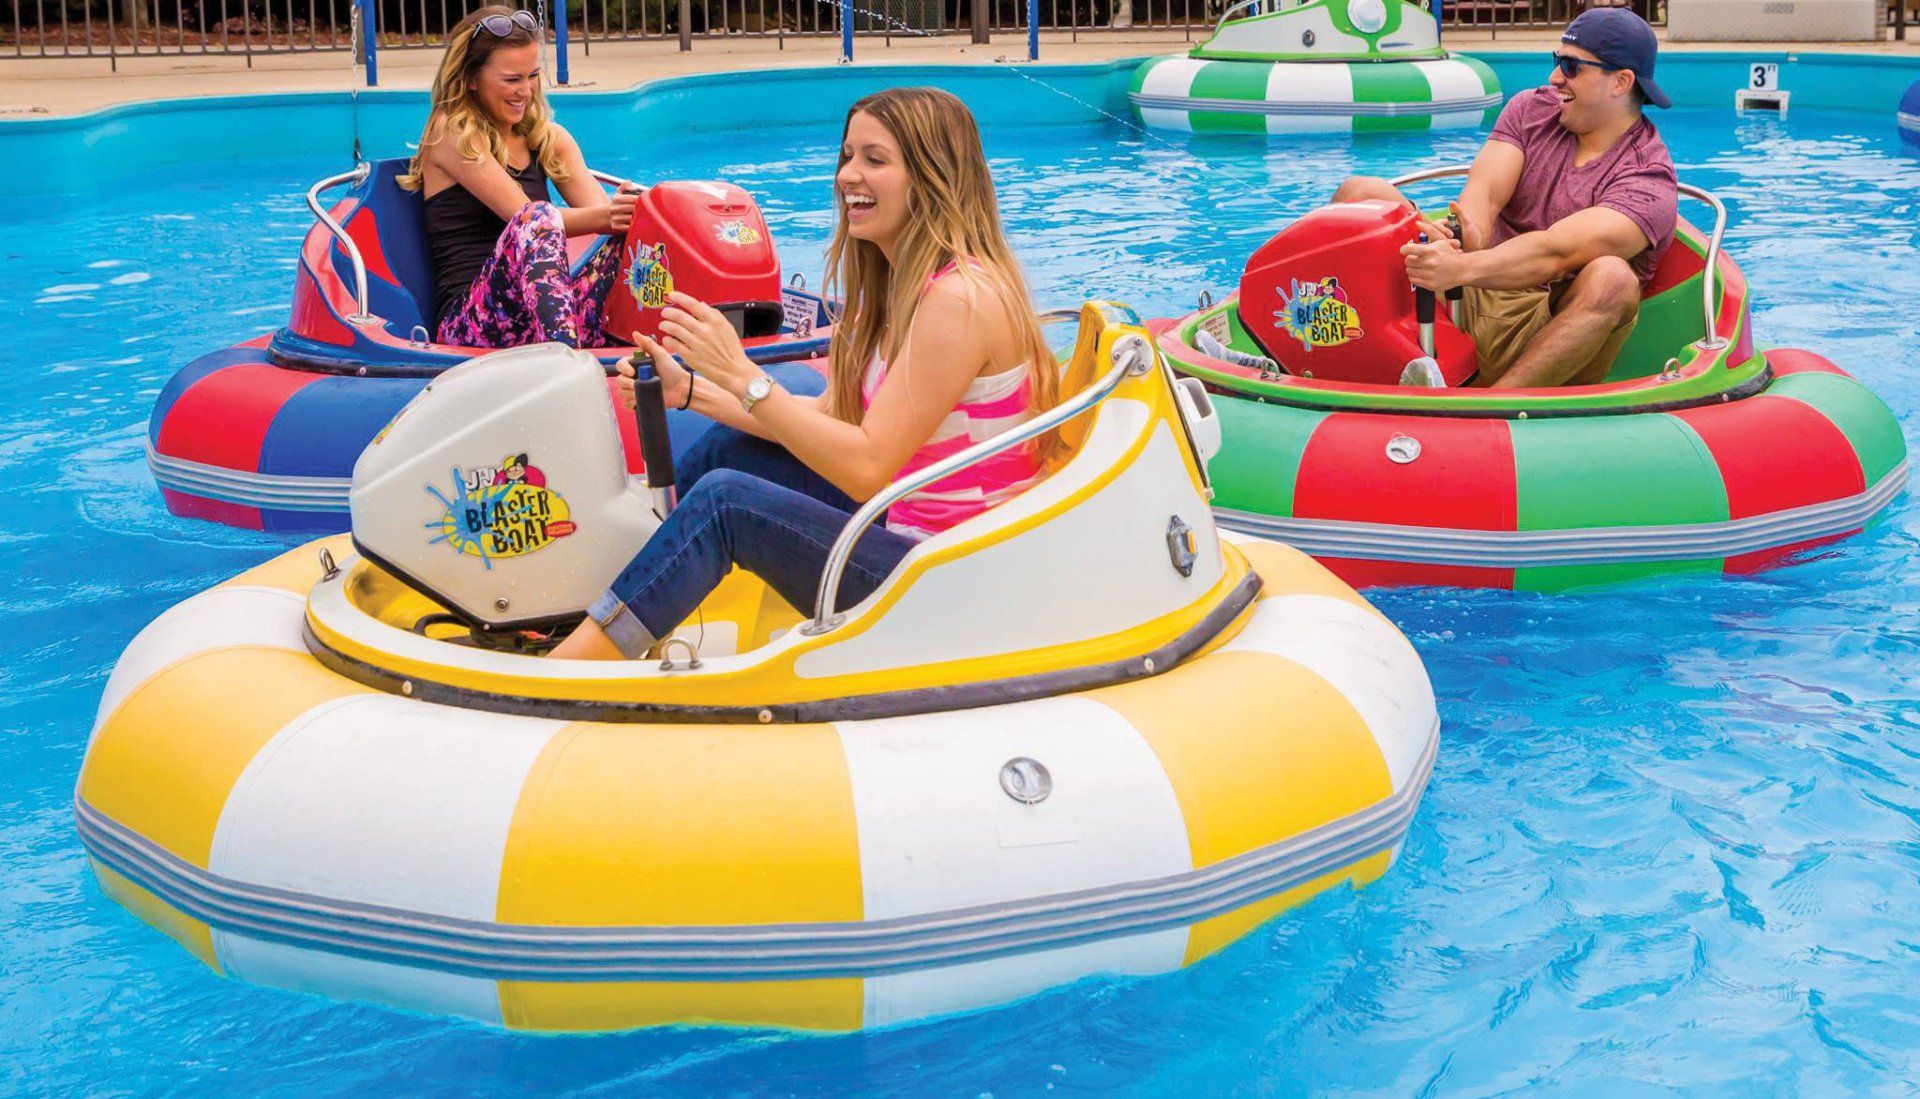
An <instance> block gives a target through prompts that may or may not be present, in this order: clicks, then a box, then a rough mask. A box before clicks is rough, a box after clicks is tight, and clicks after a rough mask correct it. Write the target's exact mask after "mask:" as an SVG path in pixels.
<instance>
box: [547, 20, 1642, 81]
mask: <svg viewBox="0 0 1920 1099" xmlns="http://www.w3.org/2000/svg"><path fill="white" fill-rule="evenodd" d="M522 14H525V13H522ZM1553 63H1554V66H1555V67H1556V68H1558V69H1559V70H1560V75H1561V76H1564V77H1566V78H1567V79H1568V80H1572V79H1573V78H1574V77H1576V76H1579V75H1580V70H1581V69H1583V68H1586V67H1588V66H1592V67H1593V68H1596V69H1599V70H1600V71H1601V72H1603V73H1612V72H1619V71H1620V66H1618V65H1609V64H1607V63H1606V62H1605V61H1588V60H1587V59H1586V58H1584V57H1573V56H1570V55H1568V54H1564V53H1556V54H1554V55H1553Z"/></svg>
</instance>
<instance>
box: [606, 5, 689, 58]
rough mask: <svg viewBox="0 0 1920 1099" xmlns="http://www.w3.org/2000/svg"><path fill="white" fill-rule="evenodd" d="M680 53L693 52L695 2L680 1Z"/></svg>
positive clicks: (623, 9)
mask: <svg viewBox="0 0 1920 1099" xmlns="http://www.w3.org/2000/svg"><path fill="white" fill-rule="evenodd" d="M621 10H622V11H625V10H626V9H625V8H622V9H621ZM641 10H643V11H644V10H645V9H644V8H643V9H641ZM680 52H681V53H692V52H693V0H680Z"/></svg>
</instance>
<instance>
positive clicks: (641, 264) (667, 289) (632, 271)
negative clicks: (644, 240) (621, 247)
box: [627, 241, 673, 309]
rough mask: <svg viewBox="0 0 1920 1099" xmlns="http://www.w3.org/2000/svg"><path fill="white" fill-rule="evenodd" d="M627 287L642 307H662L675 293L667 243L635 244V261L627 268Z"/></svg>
mask: <svg viewBox="0 0 1920 1099" xmlns="http://www.w3.org/2000/svg"><path fill="white" fill-rule="evenodd" d="M627 289H629V290H632V291H633V300H634V301H636V302H639V303H640V308H642V309H660V308H663V307H665V306H666V304H667V295H668V294H671V293H673V273H672V272H671V271H668V270H667V245H666V242H665V241H662V242H660V243H659V244H635V245H634V246H633V263H632V264H631V265H630V266H628V268H627Z"/></svg>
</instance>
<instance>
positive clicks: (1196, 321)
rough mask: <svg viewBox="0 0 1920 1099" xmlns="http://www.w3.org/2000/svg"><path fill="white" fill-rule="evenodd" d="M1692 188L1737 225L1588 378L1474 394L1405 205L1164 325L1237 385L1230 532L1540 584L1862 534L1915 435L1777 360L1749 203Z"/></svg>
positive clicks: (1808, 366) (1251, 269)
mask: <svg viewBox="0 0 1920 1099" xmlns="http://www.w3.org/2000/svg"><path fill="white" fill-rule="evenodd" d="M1462 172H1464V169H1441V170H1437V171H1433V172H1423V173H1418V174H1416V175H1413V176H1408V177H1405V178H1404V179H1402V180H1398V181H1396V182H1398V183H1402V184H1410V183H1413V182H1418V181H1421V180H1425V179H1432V178H1439V177H1441V176H1445V175H1457V174H1460V173H1462ZM1681 190H1682V192H1683V193H1685V194H1688V195H1690V196H1692V197H1695V198H1700V199H1702V200H1704V201H1706V202H1707V203H1709V204H1710V205H1712V206H1713V207H1714V211H1715V223H1714V228H1713V230H1712V232H1711V233H1708V234H1703V233H1701V232H1700V231H1699V230H1697V229H1695V228H1694V227H1693V226H1691V225H1688V224H1686V223H1685V222H1684V221H1683V222H1682V223H1681V226H1680V231H1679V233H1678V234H1677V236H1676V238H1675V240H1674V243H1673V246H1672V248H1671V249H1670V250H1669V251H1668V253H1667V255H1666V257H1665V258H1664V260H1663V262H1662V263H1661V265H1660V267H1659V270H1658V272H1657V275H1656V277H1655V278H1654V280H1653V282H1652V283H1651V284H1650V285H1649V286H1648V287H1647V289H1646V290H1645V295H1644V300H1643V301H1642V304H1641V309H1640V318H1639V323H1638V325H1637V327H1636V328H1635V330H1634V332H1633V334H1632V336H1631V338H1630V339H1629V340H1628V341H1627V343H1626V345H1625V346H1624V347H1623V348H1622V350H1621V352H1620V354H1619V356H1618V357H1617V358H1616V360H1615V362H1614V365H1613V368H1612V370H1611V372H1610V373H1609V374H1608V376H1607V378H1606V379H1605V380H1604V381H1603V382H1601V383H1599V384H1595V385H1586V386H1572V387H1565V388H1556V389H1533V390H1491V389H1483V388H1470V387H1467V386H1466V385H1464V384H1463V383H1465V382H1466V381H1467V380H1468V379H1470V378H1471V376H1472V374H1473V372H1474V368H1475V364H1474V357H1475V351H1474V348H1473V344H1472V341H1471V340H1470V339H1468V337H1467V336H1466V335H1465V334H1464V333H1462V332H1461V331H1460V330H1459V329H1458V328H1456V327H1454V326H1453V324H1452V323H1451V322H1450V320H1449V318H1448V316H1447V315H1446V310H1445V309H1444V308H1443V309H1441V310H1440V311H1439V315H1437V316H1436V317H1435V318H1434V320H1433V322H1432V323H1431V325H1430V327H1429V328H1428V329H1427V333H1426V337H1425V339H1424V341H1423V334H1422V329H1421V324H1420V303H1419V302H1418V301H1417V295H1416V294H1415V292H1414V290H1413V288H1412V287H1411V286H1409V285H1407V283H1406V281H1405V272H1404V270H1403V269H1402V265H1401V263H1400V261H1399V256H1398V252H1399V248H1400V246H1401V245H1403V244H1404V243H1406V242H1407V241H1408V240H1411V239H1413V237H1414V234H1415V233H1416V232H1417V231H1418V230H1417V226H1416V224H1415V223H1414V221H1413V219H1412V217H1411V215H1410V214H1407V213H1405V212H1404V211H1402V210H1401V209H1400V208H1398V207H1391V206H1389V205H1388V204H1385V203H1372V204H1351V205H1352V206H1354V207H1364V208H1365V209H1349V208H1347V207H1327V208H1324V209H1322V210H1320V211H1316V212H1315V213H1313V214H1310V215H1308V216H1307V217H1306V218H1303V219H1302V220H1301V221H1300V222H1297V223H1295V224H1294V225H1293V226H1290V227H1289V228H1288V229H1287V230H1284V231H1282V233H1281V234H1280V235H1279V236H1276V237H1275V238H1274V239H1273V240H1272V241H1270V242H1269V243H1268V245H1266V246H1265V247H1263V248H1262V249H1261V250H1260V251H1259V252H1257V253H1256V254H1255V256H1254V258H1253V260H1252V261H1251V262H1250V263H1249V264H1248V267H1247V271H1246V274H1245V276H1244V277H1243V279H1242V282H1241V286H1240V292H1239V293H1238V294H1236V295H1234V296H1233V297H1231V298H1229V299H1227V300H1225V301H1222V302H1219V303H1217V304H1211V303H1203V305H1202V307H1201V308H1200V310H1199V311H1198V312H1196V313H1193V314H1191V315H1189V316H1187V317H1184V318H1181V319H1179V320H1174V321H1164V322H1159V323H1158V325H1157V326H1156V330H1157V331H1158V335H1159V340H1160V346H1161V349H1162V350H1163V351H1164V352H1165V353H1166V354H1167V356H1168V357H1169V359H1170V360H1171V361H1172V363H1173V365H1174V367H1175V369H1176V370H1178V371H1180V372H1182V373H1185V374H1187V375H1189V376H1191V377H1194V378H1198V379H1201V380H1202V381H1204V382H1205V383H1206V384H1207V386H1208V387H1209V389H1210V390H1211V391H1212V392H1213V394H1214V395H1215V397H1216V399H1215V401H1214V404H1215V407H1216V408H1217V409H1218V410H1219V415H1220V423H1221V428H1222V433H1223V436H1224V447H1223V449H1222V451H1221V453H1220V454H1219V456H1218V457H1217V458H1215V459H1214V462H1213V465H1212V480H1213V487H1214V490H1215V497H1214V507H1215V514H1216V516H1217V517H1218V519H1219V521H1220V522H1221V524H1222V525H1224V526H1227V527H1231V528H1234V529H1238V530H1242V531H1245V532H1248V533H1252V534H1258V535H1262V536H1265V537H1268V538H1275V539H1280V540H1284V541H1286V542H1288V543H1290V544H1292V545H1294V546H1297V547H1299V548H1300V549H1302V550H1305V551H1306V552H1308V553H1311V554H1312V555H1314V556H1315V557H1317V558H1319V559H1320V560H1321V561H1323V562H1324V563H1326V564H1327V565H1328V566H1330V567H1331V568H1332V569H1333V570H1334V571H1335V572H1337V573H1339V574H1340V575H1341V576H1342V578H1344V579H1345V580H1346V581H1347V582H1349V583H1351V584H1354V585H1356V586H1363V585H1394V584H1444V585H1455V586H1462V587H1490V588H1513V589H1525V590H1553V589H1561V588H1568V587H1576V586H1584V585H1589V584H1597V583H1606V582H1611V581H1617V580H1624V579H1629V578H1635V577H1641V576H1649V575H1654V574H1659V573H1671V572H1716V573H1718V572H1727V573H1744V572H1751V571H1756V570H1759V569H1762V568H1766V567H1768V566H1770V565H1774V564H1778V563H1781V562H1783V561H1786V560H1788V559H1789V558H1791V557H1793V556H1794V555H1796V554H1798V553H1800V552H1802V551H1805V550H1807V549H1809V548H1811V547H1814V546H1818V545H1821V544H1823V543H1827V542H1832V541H1835V540H1838V539H1840V538H1844V537H1846V536H1847V535H1849V534H1852V533H1854V532H1857V531H1859V530H1860V529H1861V528H1862V527H1864V526H1865V525H1866V524H1867V523H1869V522H1870V521H1871V520H1872V519H1873V518H1874V517H1875V516H1876V515H1878V514H1879V513H1880V512H1881V511H1882V510H1883V509H1884V508H1886V506H1887V505H1888V504H1889V503H1890V502H1891V501H1892V500H1893V499H1894V497H1895V496H1897V495H1898V494H1899V493H1900V491H1901V489H1902V488H1903V487H1904V486H1905V484H1906V479H1907V447H1906V441H1905V439H1904V438H1903V437H1902V436H1901V433H1900V427H1899V424H1898V423H1897V422H1896V421H1895V419H1894V416H1893V414H1892V412H1891V411H1890V410H1889V409H1888V408H1887V406H1886V405H1885V404H1884V403H1883V402H1882V401H1881V400H1880V398H1879V397H1878V396H1876V395H1875V394H1874V393H1873V392H1872V391H1871V390H1869V389H1867V388H1866V387H1865V386H1863V385H1861V384H1860V383H1859V382H1857V381H1855V380H1854V379H1853V378H1852V377H1850V376H1849V375H1848V374H1847V373H1846V372H1845V371H1843V370H1841V369H1840V368H1839V367H1837V366H1835V365H1834V364H1833V363H1831V362H1828V361H1827V360H1826V359H1825V358H1823V357H1821V356H1820V355H1817V354H1815V353H1813V352H1811V351H1801V350H1792V349H1786V348H1769V349H1765V350H1756V349H1755V347H1754V342H1753V333H1752V326H1751V320H1750V318H1749V315H1748V301H1749V296H1748V291H1747V284H1746V279H1745V278H1744V277H1743V276H1742V275H1741V273H1740V270H1739V268H1738V267H1736V266H1735V265H1734V263H1733V261H1732V260H1731V259H1730V258H1729V257H1728V256H1727V255H1726V254H1725V253H1724V252H1722V251H1721V249H1720V239H1721V235H1722V233H1723V232H1724V230H1725V224H1726V214H1725V209H1724V207H1722V206H1721V205H1720V203H1719V202H1718V201H1717V200H1716V199H1714V198H1713V196H1712V195H1710V194H1708V193H1706V192H1704V191H1700V190H1698V189H1696V188H1691V187H1685V186H1683V187H1682V188H1681ZM1369 219H1371V220H1369ZM1243 302H1244V303H1247V309H1246V313H1247V314H1248V315H1243V313H1242V309H1241V305H1242V303H1243ZM1429 308H1431V306H1429ZM1202 348H1206V350H1202ZM1209 352H1211V353H1209ZM1423 357H1429V358H1431V360H1432V361H1431V363H1430V364H1428V365H1427V366H1426V367H1425V368H1424V369H1423V368H1421V367H1414V368H1412V369H1411V370H1410V369H1409V366H1408V364H1409V363H1410V362H1412V361H1413V360H1415V359H1419V358H1423ZM1403 373H1406V374H1409V375H1414V376H1417V375H1418V374H1420V373H1425V374H1426V375H1427V376H1428V377H1429V378H1433V375H1435V374H1437V375H1439V378H1437V379H1434V380H1442V379H1443V380H1444V381H1445V382H1446V383H1447V384H1446V385H1445V386H1438V387H1428V386H1424V385H1420V386H1415V385H1408V384H1402V382H1401V377H1402V375H1403Z"/></svg>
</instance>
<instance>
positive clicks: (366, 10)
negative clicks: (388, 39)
mask: <svg viewBox="0 0 1920 1099" xmlns="http://www.w3.org/2000/svg"><path fill="white" fill-rule="evenodd" d="M360 33H361V34H362V35H364V36H366V40H367V87H369V88H377V87H379V86H380V0H360Z"/></svg>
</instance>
